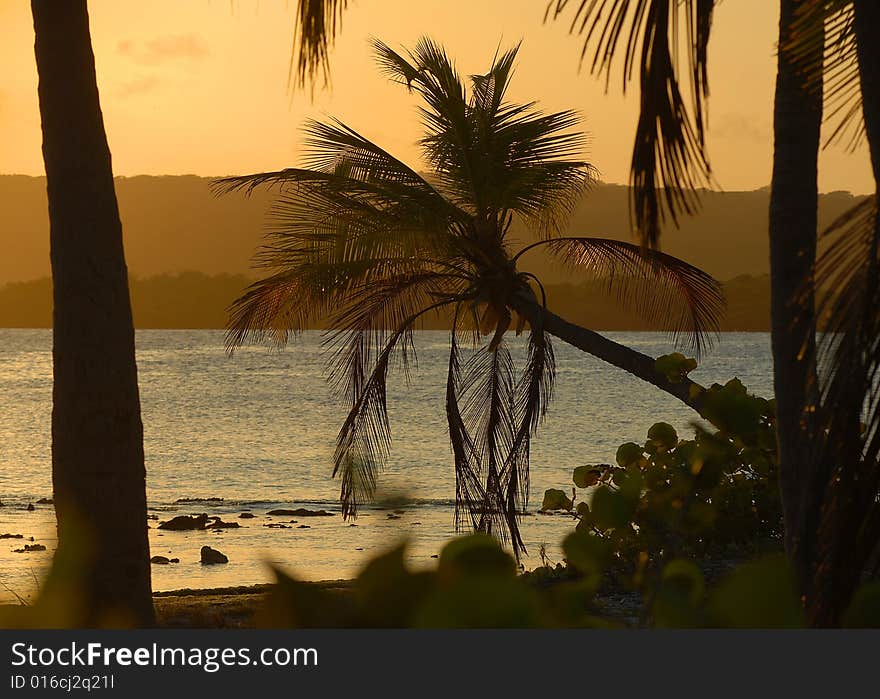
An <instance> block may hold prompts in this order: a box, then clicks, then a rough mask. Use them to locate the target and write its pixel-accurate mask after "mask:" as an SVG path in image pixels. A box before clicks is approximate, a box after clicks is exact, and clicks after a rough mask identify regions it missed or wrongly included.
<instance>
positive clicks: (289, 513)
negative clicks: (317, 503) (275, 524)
mask: <svg viewBox="0 0 880 699" xmlns="http://www.w3.org/2000/svg"><path fill="white" fill-rule="evenodd" d="M266 514H267V515H275V516H276V517H332V516H333V513H332V512H327V510H307V509H306V508H304V507H298V508H297V509H295V510H270V511H269V512H267V513H266Z"/></svg>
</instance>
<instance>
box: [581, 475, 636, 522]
mask: <svg viewBox="0 0 880 699" xmlns="http://www.w3.org/2000/svg"><path fill="white" fill-rule="evenodd" d="M636 503H637V501H635V502H634V501H633V500H632V499H631V498H629V497H627V496H626V495H624V494H623V493H622V492H615V491H613V490H611V489H610V488H607V487H606V486H602V487H600V488H598V489H597V490H596V492H595V493H593V500H592V502H591V503H590V512H591V515H590V516H591V519H592V522H593V524H595V525H596V526H597V527H598V528H599V529H620V528H622V527H625V526H627V525H628V524H629V523H630V521H631V520H632V516H633V514H634V513H635V505H636Z"/></svg>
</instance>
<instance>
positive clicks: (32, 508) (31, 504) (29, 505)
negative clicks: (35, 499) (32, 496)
mask: <svg viewBox="0 0 880 699" xmlns="http://www.w3.org/2000/svg"><path fill="white" fill-rule="evenodd" d="M36 509H37V508H36V507H34V503H32V502H30V503H28V506H27V511H28V512H33V511H34V510H36Z"/></svg>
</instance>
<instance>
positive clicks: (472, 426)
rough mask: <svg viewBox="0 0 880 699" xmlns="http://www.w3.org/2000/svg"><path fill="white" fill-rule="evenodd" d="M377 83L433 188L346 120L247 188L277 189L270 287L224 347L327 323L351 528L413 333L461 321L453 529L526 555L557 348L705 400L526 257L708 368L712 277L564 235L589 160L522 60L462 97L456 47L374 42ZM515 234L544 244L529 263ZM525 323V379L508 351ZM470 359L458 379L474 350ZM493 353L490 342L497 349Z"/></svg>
mask: <svg viewBox="0 0 880 699" xmlns="http://www.w3.org/2000/svg"><path fill="white" fill-rule="evenodd" d="M375 50H376V55H377V60H378V62H379V65H380V67H381V68H382V69H383V70H384V71H385V72H386V73H387V74H388V75H389V77H390V78H391V79H392V80H394V81H396V82H398V83H400V84H402V85H404V86H406V87H407V89H408V90H410V91H412V92H415V93H416V94H418V95H419V96H420V97H421V98H422V99H423V100H424V105H423V107H422V112H421V113H422V118H423V122H424V126H425V136H424V138H423V139H422V141H421V145H422V148H423V153H424V156H425V160H426V162H427V163H429V164H430V166H431V168H432V173H431V181H432V182H433V184H432V183H431V182H429V181H428V180H426V179H425V178H423V177H422V176H421V175H419V174H418V173H416V172H415V171H413V170H412V169H411V168H409V167H407V166H406V165H405V164H403V163H402V162H400V161H399V160H397V159H396V158H394V157H393V156H392V155H390V154H388V153H387V152H386V151H384V150H382V149H381V148H380V147H379V146H377V145H376V144H374V143H371V142H370V141H369V140H367V139H365V138H364V137H362V136H361V135H359V134H358V133H357V132H356V131H354V130H353V129H351V128H350V127H348V126H346V125H344V124H342V123H340V122H338V121H331V122H328V123H317V122H312V123H310V124H309V125H308V126H307V129H306V131H307V134H308V140H307V144H308V147H309V151H308V154H307V156H306V158H305V165H306V167H303V168H291V169H287V170H283V171H279V172H267V173H260V174H256V175H248V176H243V177H233V178H227V179H223V180H219V181H218V182H217V190H218V191H219V192H229V191H234V190H245V191H248V192H249V191H252V190H253V189H254V188H256V187H259V186H263V185H271V186H278V187H279V188H280V197H279V198H278V200H277V202H276V203H275V205H274V207H273V210H272V214H273V220H274V223H275V230H274V231H273V232H271V233H270V234H269V239H268V240H269V242H268V244H267V245H266V247H264V248H263V250H262V251H261V253H260V254H259V256H258V257H257V263H258V265H259V266H260V267H262V268H266V269H268V270H270V272H271V273H270V275H269V276H267V277H265V278H264V279H262V280H260V281H258V282H256V283H255V284H254V285H252V286H251V287H250V289H249V290H248V291H247V293H246V294H244V295H243V296H242V297H241V298H239V299H238V300H237V301H236V302H235V303H234V304H233V306H232V308H231V313H230V320H229V331H228V344H229V346H230V348H234V347H236V346H238V345H240V344H241V343H243V342H245V341H248V340H252V339H257V340H266V339H269V340H271V341H273V342H274V343H276V344H284V343H285V342H287V340H288V338H289V336H290V334H291V333H292V332H297V331H299V330H301V329H302V328H304V327H306V324H307V323H308V322H309V320H310V319H313V318H315V317H317V316H326V317H329V318H330V327H331V328H332V329H331V330H330V331H329V334H328V339H327V347H328V350H329V352H330V356H331V359H330V378H331V380H332V381H333V382H334V383H335V384H336V386H337V387H338V388H339V391H340V393H341V394H342V395H343V396H344V397H345V399H346V400H347V401H348V403H349V405H350V406H351V410H350V413H349V415H348V418H347V419H346V421H345V423H344V424H343V426H342V429H341V430H340V433H339V437H338V440H337V449H336V454H335V458H334V475H336V476H339V477H340V478H341V484H342V485H341V501H342V504H343V512H344V514H345V515H346V516H354V515H356V514H357V509H358V506H359V505H360V504H361V503H363V502H365V501H367V500H369V499H370V498H372V496H373V494H374V492H375V485H376V477H377V473H378V471H379V470H380V469H381V466H382V463H383V461H384V459H385V458H386V456H387V454H388V450H389V448H390V440H391V434H390V429H389V424H388V419H387V414H386V406H385V385H386V380H387V374H388V370H389V367H390V366H391V364H392V361H393V360H394V359H395V358H396V359H397V360H398V361H400V362H401V363H402V364H403V366H404V367H405V368H406V367H407V366H408V364H409V361H410V359H411V356H412V341H413V336H412V331H413V327H414V326H415V325H416V324H417V323H418V321H419V319H421V318H422V317H423V316H425V315H428V314H431V313H436V312H437V311H439V310H441V309H445V310H451V311H452V314H453V322H452V328H453V332H452V336H451V341H450V347H451V351H450V357H449V367H448V380H447V390H446V412H447V419H448V424H449V430H450V439H451V442H452V448H453V453H454V462H455V472H456V502H457V509H456V522H457V524H458V525H462V524H463V523H464V522H465V521H467V523H468V524H469V525H470V526H471V527H472V528H473V529H475V530H477V531H484V532H489V533H492V534H494V535H497V536H500V537H502V538H503V539H505V540H508V541H510V543H511V544H512V545H513V547H514V550H516V551H520V550H524V547H523V543H522V540H521V538H520V535H519V528H518V524H517V519H518V515H519V513H520V512H521V511H522V510H523V509H524V508H525V506H526V503H527V501H528V489H529V476H528V473H529V448H530V443H531V438H532V435H533V434H534V432H535V430H536V429H537V428H538V425H539V424H540V422H541V419H542V418H543V416H544V413H545V412H546V409H547V405H548V403H549V401H550V398H551V396H552V391H553V381H554V376H555V359H554V354H553V347H552V344H551V340H550V335H551V334H552V335H556V336H558V337H561V338H562V339H563V340H566V341H568V342H570V343H572V344H575V345H576V346H578V347H580V348H581V349H584V350H586V351H589V352H593V353H594V354H596V355H597V356H599V357H601V358H603V359H605V360H606V361H610V362H611V363H613V364H615V365H616V366H619V367H621V368H625V369H627V370H629V371H631V372H632V373H635V374H636V375H638V376H639V377H640V378H643V379H644V380H646V381H649V382H651V383H653V384H654V385H656V386H658V387H660V388H663V389H664V390H667V391H669V392H670V393H672V394H673V395H676V397H679V398H680V399H682V400H684V401H685V402H687V403H688V404H689V405H693V406H695V407H696V406H699V394H700V392H701V389H700V388H699V387H697V386H695V385H694V384H693V383H692V382H690V380H689V379H684V380H681V381H670V380H669V379H667V378H666V377H665V376H663V375H662V374H660V373H659V372H657V370H656V368H655V366H654V360H653V359H651V358H649V357H646V356H644V355H641V354H640V353H637V352H634V351H633V350H630V349H628V348H625V347H622V346H620V345H618V344H616V343H614V342H612V341H610V340H608V339H607V338H603V337H602V336H600V335H597V334H596V333H593V332H592V331H587V330H584V329H580V328H577V327H576V326H572V325H571V324H569V323H566V322H565V321H563V320H562V319H560V318H558V317H557V316H554V315H553V314H551V313H550V312H549V311H547V310H546V307H545V304H544V302H542V300H540V299H543V298H544V291H543V287H542V285H541V282H540V280H539V279H538V278H537V277H536V276H535V275H534V274H532V273H530V272H528V271H521V270H520V269H519V268H518V263H519V262H520V259H521V257H522V256H523V255H524V254H526V253H528V252H529V251H530V250H532V249H537V248H542V249H544V250H547V251H548V252H550V253H551V254H554V255H556V256H558V257H559V258H560V259H561V260H562V261H563V262H564V263H566V264H568V265H570V266H571V267H572V268H573V269H575V270H577V271H581V272H584V273H587V274H589V275H592V276H593V277H597V278H601V279H604V280H605V289H606V291H607V292H609V293H610V294H611V295H612V297H613V298H616V299H617V300H618V301H619V302H620V303H621V304H622V305H623V306H624V307H628V308H632V309H634V310H636V311H638V312H640V313H641V314H643V315H644V317H645V318H647V319H650V320H651V321H653V322H655V323H658V324H659V325H660V326H661V327H665V328H669V329H671V330H672V331H673V333H675V334H676V335H678V334H684V335H686V336H687V339H688V341H689V342H690V346H691V347H692V348H693V349H695V350H696V351H697V352H699V351H700V350H701V349H702V348H703V346H704V343H705V342H706V339H707V338H709V337H710V335H711V333H713V332H714V331H716V330H717V326H718V318H719V315H720V312H721V309H722V306H723V301H722V297H721V293H720V287H719V285H718V283H717V282H715V281H714V280H713V279H712V278H711V277H710V276H708V275H707V274H705V273H703V272H701V271H700V270H698V269H696V268H694V267H692V266H691V265H689V264H687V263H685V262H682V261H681V260H678V259H676V258H673V257H671V256H669V255H665V254H663V253H660V252H655V251H645V250H640V249H639V247H638V246H636V245H632V244H630V243H623V242H619V241H614V240H608V239H602V238H593V237H572V236H558V233H557V231H558V230H559V227H560V226H561V225H562V223H563V222H564V220H565V219H566V216H567V215H568V214H569V213H570V211H571V209H572V207H573V205H574V204H575V203H576V202H577V200H578V198H579V197H580V196H581V195H582V194H583V192H584V191H585V190H586V189H587V188H588V187H589V186H590V184H591V183H592V181H593V178H594V169H593V168H592V166H591V165H590V164H589V163H587V162H585V161H584V160H581V159H580V153H581V149H582V146H583V137H582V135H581V134H579V133H577V132H574V131H572V128H573V127H574V126H575V125H576V124H577V122H578V118H577V115H576V114H575V113H573V112H570V111H566V112H558V113H551V114H547V113H543V112H540V111H538V110H537V109H536V107H535V106H534V105H533V104H525V105H521V104H513V103H510V102H507V101H506V91H507V88H508V85H509V82H510V78H511V75H512V71H513V66H514V61H515V59H516V55H517V48H513V49H511V50H509V51H507V52H505V53H502V54H500V55H498V56H497V57H496V59H495V61H494V63H493V65H492V67H491V68H490V70H489V71H488V72H487V73H485V74H482V75H475V76H473V77H472V78H471V84H470V89H469V90H468V89H466V87H465V85H464V84H463V82H462V79H461V77H460V76H459V74H458V72H457V71H456V69H455V66H454V65H453V63H452V61H451V60H450V59H449V57H448V56H447V55H446V53H445V52H444V51H443V49H442V47H440V46H439V45H437V44H435V43H433V42H432V41H430V40H428V39H423V40H421V41H420V42H419V43H418V45H417V46H416V48H415V49H414V50H413V51H412V52H409V53H407V54H406V55H401V54H399V53H397V52H395V51H394V50H392V49H391V48H390V47H388V46H387V45H385V44H383V43H381V42H379V41H376V42H375ZM514 219H520V220H521V221H523V222H525V224H526V225H527V226H528V227H529V229H530V230H531V231H532V234H533V235H534V236H535V237H536V238H537V241H536V242H533V243H531V244H529V245H526V246H525V247H520V249H519V251H518V252H516V251H515V250H516V249H515V248H514V247H513V246H514V244H515V241H513V240H511V238H510V236H509V231H510V227H511V223H512V221H513V220H514ZM526 326H528V328H529V330H530V333H529V340H528V358H527V362H526V366H525V368H524V370H523V371H522V373H521V374H519V375H517V372H516V369H515V367H514V364H513V360H512V358H511V355H510V352H509V350H508V347H507V343H506V334H507V333H508V331H510V330H514V331H515V332H516V333H517V334H518V333H520V332H521V331H523V330H524V329H525V328H526ZM467 331H469V332H470V333H471V335H472V339H473V341H474V344H475V346H476V351H475V352H474V353H473V354H472V355H471V356H470V358H468V359H467V360H466V362H465V363H464V364H463V363H462V356H461V351H460V345H459V341H460V335H461V333H462V332H467ZM483 343H485V344H483Z"/></svg>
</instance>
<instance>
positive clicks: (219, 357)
mask: <svg viewBox="0 0 880 699" xmlns="http://www.w3.org/2000/svg"><path fill="white" fill-rule="evenodd" d="M608 335H609V336H610V337H612V338H613V339H614V340H616V341H618V342H621V343H623V344H626V345H628V346H630V347H632V348H634V349H637V350H639V351H641V352H644V353H646V354H649V355H652V356H658V355H661V354H665V353H668V352H670V351H674V349H675V348H674V346H673V344H672V342H671V340H670V338H669V337H667V336H666V335H664V334H662V333H645V332H632V333H608ZM513 344H514V345H515V347H514V348H513V350H514V357H515V359H518V360H519V363H518V366H521V365H522V359H523V355H524V339H523V338H518V339H516V340H515V341H514V342H513ZM136 345H137V362H138V372H139V381H140V392H141V393H140V395H141V404H142V415H143V423H144V446H145V452H146V467H147V499H148V505H149V513H148V514H149V517H150V519H149V521H148V524H149V526H150V530H149V534H150V546H151V552H152V554H153V555H161V556H165V557H167V558H169V559H170V558H178V559H179V561H180V562H179V563H172V564H168V565H153V566H152V576H153V588H154V590H163V591H167V590H177V589H184V588H190V589H192V588H216V587H230V586H239V585H250V584H256V583H262V582H269V581H271V580H273V579H274V575H275V573H274V570H275V569H281V570H283V571H285V572H286V573H287V574H289V575H293V576H294V577H297V578H299V579H302V580H338V579H348V578H352V577H354V576H356V575H357V573H358V571H359V570H360V569H361V568H362V567H363V566H364V564H365V563H366V562H367V561H368V560H369V559H370V558H371V557H373V556H375V555H377V554H379V553H381V552H383V551H385V550H387V549H389V548H390V547H392V546H396V545H400V544H401V543H403V542H405V543H406V546H407V549H406V551H407V560H408V562H409V564H410V565H411V566H413V567H416V568H417V567H420V566H430V565H433V564H435V563H436V561H435V560H434V558H436V556H437V554H438V552H439V551H440V549H441V548H442V547H443V545H444V543H445V542H446V541H448V540H449V539H450V538H452V537H454V536H455V535H456V530H455V524H454V497H455V477H454V471H453V460H452V452H451V448H450V446H449V438H448V431H447V427H446V418H445V412H444V396H445V378H446V362H447V359H448V348H449V333H448V332H447V331H430V330H425V331H418V332H416V335H415V348H416V358H417V362H416V365H415V366H414V367H411V371H410V372H409V376H408V377H407V376H406V375H405V372H403V371H402V370H401V371H397V372H394V371H392V372H391V373H390V375H389V384H388V412H389V419H390V423H391V432H392V439H393V442H392V448H391V455H390V458H389V460H388V463H387V465H386V466H385V469H384V471H383V472H382V473H381V475H380V479H379V492H378V493H377V502H376V503H375V504H373V505H371V506H368V507H365V508H364V509H363V510H362V511H361V513H360V515H359V516H358V518H357V519H356V520H349V521H346V520H344V519H343V518H342V515H341V510H340V506H339V499H338V498H339V483H338V481H336V480H334V479H333V478H332V477H331V470H332V465H331V461H332V455H333V449H334V444H335V438H336V434H337V431H338V429H339V427H340V425H341V424H342V421H343V420H344V418H345V415H346V408H345V406H344V405H343V404H342V403H340V401H339V400H338V398H337V397H336V396H335V395H334V393H333V391H332V390H331V387H330V386H329V385H328V382H327V380H326V366H325V363H326V358H327V355H326V353H325V351H324V349H323V346H322V335H321V333H320V332H319V331H309V332H306V333H304V334H303V335H302V336H301V337H299V338H298V339H297V340H295V341H293V342H291V344H289V345H288V346H287V347H286V348H285V349H283V350H272V349H267V348H265V347H256V346H255V347H245V348H242V349H240V350H238V351H236V352H235V353H234V354H232V355H230V354H228V353H227V352H226V351H225V349H224V343H223V332H222V331H219V330H216V331H215V330H139V331H137V336H136ZM51 346H52V335H51V330H29V329H0V502H2V507H0V535H2V534H13V535H16V534H21V535H22V538H21V539H17V538H2V539H0V602H14V601H16V600H21V601H28V600H31V599H33V597H34V595H35V594H36V592H37V589H38V585H39V582H40V580H41V579H42V577H43V575H44V573H45V571H46V570H47V568H48V566H49V565H50V563H51V559H52V553H53V551H54V549H55V548H56V544H57V539H56V534H55V513H54V508H53V506H52V505H51V503H49V504H38V501H39V500H41V499H43V500H46V499H51V497H52V479H51V434H50V420H51V410H52V402H51V398H52V354H51ZM554 348H555V351H556V358H557V369H558V371H557V378H556V384H555V391H554V397H553V402H552V405H551V407H550V410H549V412H548V415H547V417H546V419H545V421H544V423H543V424H542V425H541V427H540V430H539V432H538V435H537V438H536V439H535V440H534V442H533V447H532V456H531V484H532V488H531V499H530V503H529V508H528V515H526V516H524V517H523V519H522V533H523V538H524V540H525V544H526V547H527V549H528V553H527V555H525V556H524V557H523V559H522V564H523V566H524V567H525V568H533V567H536V566H537V565H540V564H541V563H542V562H543V561H549V562H551V563H555V562H558V561H560V560H561V558H562V554H561V549H560V542H561V540H562V539H563V538H564V537H565V535H566V534H567V533H568V532H570V531H571V530H572V528H573V526H574V522H573V520H572V518H571V517H570V516H568V515H560V514H557V515H543V514H539V513H538V510H539V509H540V506H541V499H542V496H543V493H544V490H545V489H547V488H561V489H563V490H570V489H571V488H572V487H573V484H572V480H571V473H572V470H573V469H574V468H575V467H577V466H581V465H583V464H591V463H610V462H613V460H614V455H615V452H616V450H617V447H618V446H619V445H620V444H622V443H623V442H626V441H644V440H645V438H646V433H647V430H648V428H649V427H650V426H651V425H652V424H653V423H655V422H657V421H661V420H662V421H665V422H669V423H671V424H672V425H673V426H674V427H675V428H676V429H677V430H678V431H679V434H680V435H682V436H687V435H690V434H692V433H693V424H694V421H695V420H696V419H697V415H696V414H695V413H694V412H692V411H691V410H690V409H689V408H687V407H686V406H684V405H682V404H681V403H679V402H678V401H677V400H676V399H674V398H672V397H671V396H669V395H667V394H665V393H663V392H662V391H660V390H658V389H656V388H654V387H653V386H650V385H648V384H645V383H643V382H642V381H640V380H638V379H636V378H634V377H632V376H630V375H628V374H627V373H625V372H623V371H620V370H618V369H616V368H614V367H612V366H609V365H607V364H605V363H603V362H601V361H599V360H597V359H595V358H593V357H591V356H590V355H587V354H584V353H583V352H581V351H580V350H577V349H575V348H572V347H570V346H568V345H566V344H565V343H563V342H561V341H556V342H555V343H554ZM692 377H693V378H694V379H695V380H697V381H699V382H701V383H702V384H704V385H709V384H711V383H714V382H721V383H723V382H725V381H727V380H729V379H731V378H733V377H739V378H740V379H741V380H742V381H743V383H744V384H745V385H746V386H747V387H748V388H749V389H750V390H751V391H752V392H753V393H755V394H757V395H762V396H767V397H770V396H771V395H772V360H771V356H770V337H769V335H768V334H766V333H724V334H722V335H721V336H720V338H719V341H718V342H717V343H716V345H715V346H714V348H713V349H712V350H710V351H709V353H708V354H706V356H704V357H703V358H701V362H700V366H699V367H698V368H697V370H695V371H694V372H693V373H692ZM29 504H33V505H34V509H33V510H32V511H29V510H28V505H29ZM296 508H306V509H310V510H318V509H323V510H326V511H329V512H331V513H333V514H332V516H327V517H292V516H270V515H268V514H267V513H268V512H269V511H271V510H274V509H296ZM201 513H207V514H208V515H210V516H219V517H221V518H222V519H223V520H224V521H235V522H237V523H239V524H240V526H239V527H238V528H235V529H225V530H221V531H216V530H204V531H185V532H177V531H167V530H161V529H159V528H158V524H159V523H160V522H162V521H164V520H167V519H170V518H171V517H173V516H175V515H182V514H201ZM242 513H250V514H252V515H253V517H251V518H247V519H242V518H240V517H239V515H241V514H242ZM268 525H273V526H268ZM281 525H283V526H281ZM31 538H32V539H33V541H31ZM31 543H38V544H42V545H43V546H45V547H46V550H45V551H37V552H16V549H21V548H23V545H24V544H31ZM205 545H208V546H211V547H213V548H215V549H217V550H220V551H222V552H223V553H224V554H226V555H227V556H228V558H229V562H228V563H227V564H223V565H202V564H201V563H200V556H199V553H200V549H201V547H202V546H205Z"/></svg>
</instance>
